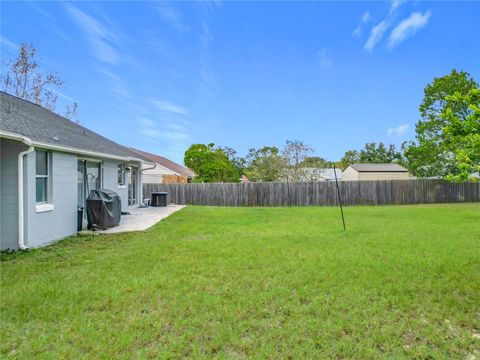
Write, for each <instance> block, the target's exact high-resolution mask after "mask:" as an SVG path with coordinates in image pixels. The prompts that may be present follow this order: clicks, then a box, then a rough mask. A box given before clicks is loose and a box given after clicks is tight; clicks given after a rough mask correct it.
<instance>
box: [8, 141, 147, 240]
mask: <svg viewBox="0 0 480 360" xmlns="http://www.w3.org/2000/svg"><path fill="white" fill-rule="evenodd" d="M0 146H1V148H0V150H1V151H0V155H1V167H0V170H1V172H0V179H1V187H0V189H1V193H0V195H1V198H0V200H1V202H0V212H1V230H0V231H1V233H0V234H1V244H0V245H1V249H7V248H9V249H17V248H18V228H17V223H18V204H17V201H18V198H17V197H18V194H17V156H18V153H19V152H20V151H23V150H26V149H27V147H26V146H25V145H23V144H21V143H20V142H15V141H10V140H5V139H2V141H1V143H0ZM120 163H121V162H120V161H115V160H104V161H103V171H102V175H103V185H102V187H103V188H105V189H110V190H113V191H115V192H117V193H118V194H119V195H120V198H121V200H122V210H127V208H128V184H125V186H123V187H120V186H118V183H117V169H118V168H117V166H118V164H120ZM138 165H139V164H138ZM77 166H78V157H77V155H75V154H68V153H62V152H52V153H51V167H50V171H51V187H50V190H51V194H50V196H49V203H51V204H53V206H54V209H53V210H50V211H44V212H37V206H36V184H35V170H36V169H35V152H33V153H31V154H28V155H27V156H25V161H24V176H25V177H24V178H25V186H24V196H25V216H24V218H25V243H26V245H27V246H28V247H31V248H35V247H41V246H44V245H47V244H50V243H52V242H55V241H57V240H61V239H63V238H65V237H67V236H70V235H73V234H75V233H76V231H77V201H78V200H77V199H78V198H77V195H78V194H77V191H78V186H77V181H78V178H77V176H78V174H77ZM141 190H142V187H141V176H139V186H138V199H141Z"/></svg>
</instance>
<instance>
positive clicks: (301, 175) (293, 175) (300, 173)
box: [282, 167, 342, 181]
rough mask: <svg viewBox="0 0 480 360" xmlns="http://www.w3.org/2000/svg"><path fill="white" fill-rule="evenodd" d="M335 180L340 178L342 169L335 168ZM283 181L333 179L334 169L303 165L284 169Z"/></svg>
mask: <svg viewBox="0 0 480 360" xmlns="http://www.w3.org/2000/svg"><path fill="white" fill-rule="evenodd" d="M335 170H336V173H337V180H342V170H340V169H335ZM282 180H284V181H287V180H288V181H332V180H333V181H335V171H334V169H332V168H313V167H305V168H300V169H286V170H285V172H284V175H283V176H282Z"/></svg>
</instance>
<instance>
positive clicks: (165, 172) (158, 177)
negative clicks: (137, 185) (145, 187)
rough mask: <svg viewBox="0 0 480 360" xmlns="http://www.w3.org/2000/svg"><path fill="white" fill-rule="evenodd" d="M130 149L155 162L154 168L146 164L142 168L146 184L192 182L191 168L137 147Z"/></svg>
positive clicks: (193, 174) (193, 175)
mask: <svg viewBox="0 0 480 360" xmlns="http://www.w3.org/2000/svg"><path fill="white" fill-rule="evenodd" d="M130 149H131V150H133V151H134V152H136V153H137V154H139V155H140V156H143V157H144V158H146V159H149V160H150V161H151V162H153V163H154V164H155V167H154V168H152V167H148V166H146V167H145V168H144V169H143V182H144V183H146V184H179V183H180V184H184V183H189V182H192V179H193V178H194V177H195V173H194V172H193V171H192V170H190V169H189V168H187V167H185V166H183V165H180V164H177V163H176V162H173V161H172V160H169V159H167V158H166V157H163V156H160V155H155V154H152V153H149V152H146V151H141V150H138V149H133V148H130Z"/></svg>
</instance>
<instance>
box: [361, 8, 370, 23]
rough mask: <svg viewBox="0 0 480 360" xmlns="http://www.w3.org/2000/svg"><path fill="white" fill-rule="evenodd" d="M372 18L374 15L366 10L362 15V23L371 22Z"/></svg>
mask: <svg viewBox="0 0 480 360" xmlns="http://www.w3.org/2000/svg"><path fill="white" fill-rule="evenodd" d="M371 19H372V17H371V16H370V13H369V12H368V11H365V13H364V14H363V16H362V23H363V24H365V23H367V22H369V21H370V20H371Z"/></svg>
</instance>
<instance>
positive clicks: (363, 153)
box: [359, 142, 402, 164]
mask: <svg viewBox="0 0 480 360" xmlns="http://www.w3.org/2000/svg"><path fill="white" fill-rule="evenodd" d="M359 161H360V162H362V163H372V164H389V163H392V162H399V161H402V153H401V152H400V151H397V150H396V149H395V145H392V144H391V145H389V146H388V148H386V147H385V145H384V144H383V143H381V142H380V143H378V145H377V144H376V143H367V144H365V147H364V148H363V149H362V150H360V153H359Z"/></svg>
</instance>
